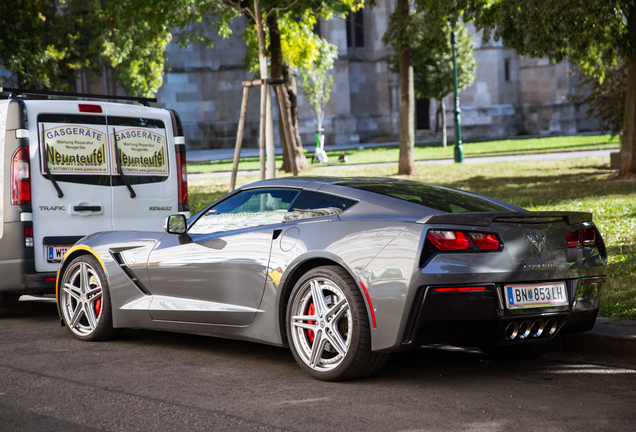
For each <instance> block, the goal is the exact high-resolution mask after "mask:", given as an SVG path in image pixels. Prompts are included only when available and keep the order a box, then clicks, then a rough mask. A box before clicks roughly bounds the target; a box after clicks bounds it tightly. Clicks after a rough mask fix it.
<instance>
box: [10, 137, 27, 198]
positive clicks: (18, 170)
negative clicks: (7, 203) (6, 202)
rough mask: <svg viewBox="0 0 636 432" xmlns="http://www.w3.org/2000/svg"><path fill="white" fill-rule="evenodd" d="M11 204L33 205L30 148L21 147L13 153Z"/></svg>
mask: <svg viewBox="0 0 636 432" xmlns="http://www.w3.org/2000/svg"><path fill="white" fill-rule="evenodd" d="M11 204H13V205H30V204H31V169H30V166H29V148H28V147H20V148H18V149H17V150H16V151H15V153H13V159H12V161H11Z"/></svg>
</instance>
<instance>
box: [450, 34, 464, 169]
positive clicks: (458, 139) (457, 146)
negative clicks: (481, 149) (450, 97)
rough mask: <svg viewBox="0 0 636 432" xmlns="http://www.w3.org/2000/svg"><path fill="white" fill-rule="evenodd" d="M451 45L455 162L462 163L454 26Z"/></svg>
mask: <svg viewBox="0 0 636 432" xmlns="http://www.w3.org/2000/svg"><path fill="white" fill-rule="evenodd" d="M451 45H452V47H453V79H454V84H455V109H454V113H455V162H458V163H459V162H464V147H463V146H462V124H461V115H460V114H461V112H462V110H461V109H459V82H458V80H457V33H455V26H454V25H453V30H452V32H451Z"/></svg>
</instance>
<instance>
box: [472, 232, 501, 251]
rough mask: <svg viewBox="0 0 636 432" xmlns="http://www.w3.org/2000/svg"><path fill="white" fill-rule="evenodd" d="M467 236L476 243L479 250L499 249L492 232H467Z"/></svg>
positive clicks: (497, 241) (497, 240)
mask: <svg viewBox="0 0 636 432" xmlns="http://www.w3.org/2000/svg"><path fill="white" fill-rule="evenodd" d="M468 237H470V239H471V240H472V241H473V243H475V245H477V247H478V248H479V250H497V249H499V239H497V236H496V235H494V234H484V233H468Z"/></svg>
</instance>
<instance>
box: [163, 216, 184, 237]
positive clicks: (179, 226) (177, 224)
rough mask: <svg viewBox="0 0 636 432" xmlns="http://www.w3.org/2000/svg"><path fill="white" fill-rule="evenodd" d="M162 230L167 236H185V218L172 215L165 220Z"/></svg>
mask: <svg viewBox="0 0 636 432" xmlns="http://www.w3.org/2000/svg"><path fill="white" fill-rule="evenodd" d="M163 229H164V231H166V232H167V233H168V234H185V233H186V230H187V229H188V224H187V221H186V217H185V216H184V215H182V214H173V215H170V216H168V217H167V218H166V220H165V221H164V223H163Z"/></svg>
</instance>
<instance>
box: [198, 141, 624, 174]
mask: <svg viewBox="0 0 636 432" xmlns="http://www.w3.org/2000/svg"><path fill="white" fill-rule="evenodd" d="M618 147H619V141H618V137H614V138H613V139H612V138H611V136H610V135H577V136H560V137H550V138H525V139H507V140H497V141H482V142H471V143H467V144H466V143H464V157H467V158H468V157H476V156H499V155H508V154H520V153H525V154H530V153H549V152H558V151H575V150H598V149H607V148H618ZM306 148H309V147H306ZM343 153H346V154H347V157H348V158H349V161H348V163H349V164H361V163H378V162H397V160H398V147H397V145H393V146H382V147H368V148H365V149H362V150H358V149H352V150H346V151H345V152H343V151H328V152H327V155H328V156H329V160H330V161H331V162H330V163H328V164H327V165H338V164H339V163H338V157H340V155H341V154H343ZM311 156H312V154H308V156H307V157H308V158H311ZM414 157H415V160H433V159H452V158H453V146H452V144H451V143H449V145H448V147H446V148H443V147H442V145H441V143H439V142H434V143H419V144H416V145H415V154H414ZM281 164H282V156H277V158H276V166H277V167H280V166H281ZM259 167H260V164H259V160H258V157H252V158H242V159H241V161H240V163H239V169H240V170H258V169H259ZM231 170H232V160H231V159H228V160H219V161H209V162H189V163H188V172H189V173H203V172H216V171H231Z"/></svg>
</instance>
